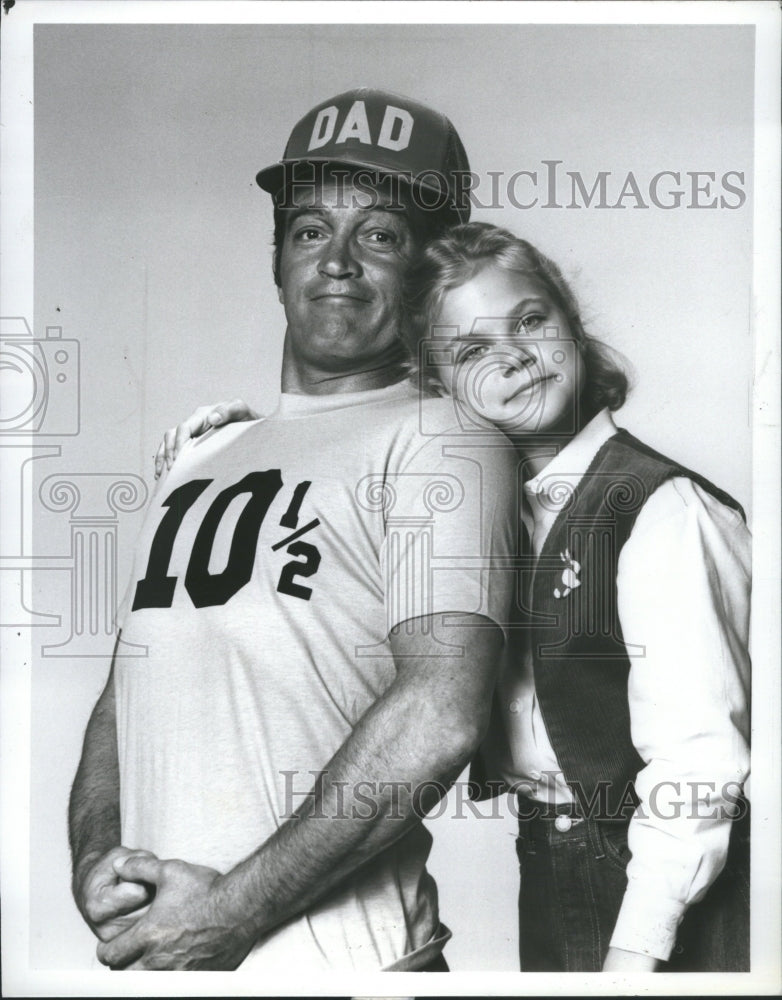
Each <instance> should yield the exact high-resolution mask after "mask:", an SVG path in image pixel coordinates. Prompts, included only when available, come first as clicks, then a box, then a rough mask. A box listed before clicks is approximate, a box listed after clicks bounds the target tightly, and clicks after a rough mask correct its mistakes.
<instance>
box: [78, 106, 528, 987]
mask: <svg viewBox="0 0 782 1000" xmlns="http://www.w3.org/2000/svg"><path fill="white" fill-rule="evenodd" d="M466 170H467V160H466V156H465V154H464V151H463V148H462V146H461V142H460V141H459V138H458V136H457V135H456V133H455V131H454V129H453V126H452V125H451V123H450V122H449V121H448V120H447V119H445V118H444V117H443V116H442V115H438V114H436V113H434V112H432V111H431V110H429V109H427V108H425V107H423V106H422V105H420V104H417V103H415V102H412V101H408V100H406V99H404V98H399V97H396V96H394V95H388V94H384V93H381V92H375V91H353V92H349V93H347V94H343V95H340V96H338V97H336V98H334V99H332V100H331V101H328V102H325V103H324V104H322V105H320V106H318V107H317V108H315V109H313V110H312V111H311V112H310V113H309V114H308V115H306V116H305V117H304V118H303V119H302V120H301V121H300V122H299V123H298V125H297V126H296V127H295V128H294V130H293V132H292V134H291V138H290V141H289V143H288V146H287V148H286V152H285V157H284V160H283V162H282V164H277V165H275V166H273V167H270V168H268V169H267V170H265V171H261V173H260V174H259V175H258V183H259V184H260V185H261V187H263V188H264V189H265V190H267V191H270V192H271V193H272V194H273V196H274V197H275V237H276V251H275V280H276V282H277V285H278V289H279V296H280V301H281V302H282V303H283V305H284V307H285V314H286V318H287V324H288V325H287V330H286V335H285V344H284V353H283V366H282V390H283V395H282V399H281V403H280V407H279V409H278V411H277V412H276V413H275V414H274V415H272V417H270V418H268V419H267V420H264V421H261V422H253V423H248V424H237V425H234V426H233V427H231V428H228V429H227V430H225V431H223V432H222V433H221V434H220V435H207V436H205V437H203V438H201V439H200V440H199V441H198V442H197V443H196V444H195V445H193V446H189V447H188V449H186V451H185V452H184V454H183V455H182V456H181V457H180V459H179V461H178V462H177V464H176V466H175V468H174V469H173V470H172V472H171V474H170V476H169V477H167V478H166V479H165V480H163V481H162V483H161V487H160V488H159V490H158V493H157V495H156V496H155V498H154V499H153V501H152V504H151V506H150V510H149V512H148V516H147V519H146V522H145V525H144V527H143V529H142V533H141V537H140V540H139V544H138V548H137V552H136V560H135V564H134V569H133V575H132V578H131V586H130V588H129V591H128V596H127V598H126V602H125V606H124V608H123V610H122V612H121V614H120V621H121V626H122V631H123V635H124V637H125V638H126V639H128V640H129V641H131V642H133V643H139V644H142V645H145V646H147V647H148V650H149V656H148V658H147V659H146V660H143V661H135V662H134V663H133V664H130V665H129V664H128V662H127V661H123V660H122V659H120V658H117V659H116V660H115V663H114V664H113V667H112V671H111V674H110V676H109V680H108V683H107V685H106V688H105V690H104V692H103V694H102V695H101V697H100V699H99V700H98V703H97V705H96V707H95V710H94V711H93V714H92V717H91V719H90V722H89V725H88V728H87V732H86V735H85V741H84V749H83V753H82V759H81V762H80V765H79V769H78V772H77V775H76V779H75V781H74V786H73V791H72V794H71V806H70V836H71V847H72V854H73V868H74V877H73V889H74V896H75V899H76V902H77V905H78V906H79V908H80V910H81V912H82V914H83V915H84V916H85V919H86V920H87V921H88V923H89V924H90V926H91V927H92V928H93V930H94V931H95V933H96V934H97V936H98V937H99V938H100V939H101V944H100V945H99V946H98V957H99V959H100V960H101V961H102V962H103V963H104V964H107V965H109V966H111V967H114V968H153V969H168V968H188V969H230V968H236V967H237V966H238V965H239V964H241V963H243V962H244V963H245V966H250V965H251V966H252V967H253V968H256V967H257V968H258V969H259V970H267V969H275V968H287V969H289V968H290V967H291V964H292V963H293V962H296V963H299V964H300V965H302V966H304V967H306V968H308V969H313V970H315V969H330V968H337V969H354V968H355V969H373V968H385V969H412V970H419V969H442V968H447V966H445V964H444V961H443V959H442V957H441V953H442V949H443V946H444V944H445V942H446V940H447V938H448V933H449V932H448V931H447V930H446V929H445V928H444V927H442V925H440V923H439V918H438V912H437V895H436V888H435V886H434V883H433V880H432V879H431V877H430V876H429V874H428V873H427V871H426V867H425V861H426V857H427V854H428V851H429V846H430V837H429V835H428V833H427V832H426V831H425V829H424V827H423V826H422V825H421V823H420V818H421V815H422V812H423V811H424V810H425V809H426V808H428V807H430V806H431V805H432V804H433V802H434V801H436V799H437V798H438V797H439V796H440V795H442V794H443V793H444V791H445V789H446V788H447V787H448V785H449V784H450V783H451V782H452V781H453V780H454V779H455V778H456V777H457V775H458V774H459V773H460V771H461V770H462V768H463V767H464V766H465V764H466V763H467V762H468V761H469V759H470V758H471V756H472V754H473V752H474V751H475V749H476V747H477V746H478V744H479V742H480V740H481V737H482V734H483V732H484V730H485V727H486V725H487V722H488V715H489V703H490V697H491V692H492V688H493V684H494V680H495V672H496V664H497V663H498V659H499V652H500V649H501V647H502V643H503V633H502V625H503V623H504V621H505V615H506V611H507V606H508V602H509V599H510V583H511V581H510V574H503V573H501V572H498V571H496V570H494V569H491V568H490V566H491V561H490V559H489V557H490V556H491V557H503V556H507V555H511V554H512V550H513V548H514V541H513V537H512V536H513V527H512V526H513V523H514V518H513V514H512V512H513V509H514V504H515V498H514V489H513V487H514V458H513V454H512V452H511V450H510V448H509V446H508V445H507V442H506V441H505V439H504V438H503V437H502V436H501V435H500V434H499V433H497V434H496V435H495V434H494V432H492V431H486V432H484V433H482V435H481V439H480V443H479V444H476V442H475V441H474V440H472V441H471V440H470V439H469V437H468V436H465V435H464V434H462V433H460V432H459V429H458V427H455V426H454V416H453V410H452V407H451V404H450V403H449V402H448V401H446V400H442V399H433V398H432V399H429V398H424V399H419V396H418V394H417V392H416V390H414V389H413V388H412V387H411V386H410V384H409V383H408V381H407V380H406V377H405V376H406V358H405V353H404V350H403V348H402V342H401V340H400V331H401V323H402V308H401V305H400V301H401V291H402V282H403V279H404V276H405V273H406V270H407V268H408V266H409V264H410V262H411V259H412V257H413V254H414V252H415V250H416V249H417V247H418V246H419V245H420V244H421V243H422V242H423V240H424V239H426V238H428V237H430V236H431V235H433V234H434V233H435V232H436V231H437V228H438V227H439V226H442V225H444V224H446V223H448V222H451V221H454V219H455V218H460V219H463V220H464V219H466V218H467V217H468V215H469V209H468V208H467V207H462V206H460V204H459V192H458V189H457V181H456V179H455V178H457V177H458V176H459V175H460V173H461V172H466ZM425 171H426V173H425ZM424 207H426V208H429V209H436V210H429V211H425V210H424ZM487 436H488V437H489V438H490V440H489V441H488V444H490V445H491V447H487ZM313 779H314V783H313ZM296 806H298V808H296ZM294 808H296V812H295V815H293V816H292V815H291V814H292V812H293V809H294Z"/></svg>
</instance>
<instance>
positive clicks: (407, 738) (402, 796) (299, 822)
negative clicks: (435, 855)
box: [216, 619, 502, 936]
mask: <svg viewBox="0 0 782 1000" xmlns="http://www.w3.org/2000/svg"><path fill="white" fill-rule="evenodd" d="M487 626H488V627H487ZM449 641H453V642H461V643H462V644H463V646H464V649H465V654H464V656H457V657H453V658H451V657H442V656H434V657H433V658H432V659H430V660H428V661H426V662H423V660H422V659H421V654H414V655H411V657H410V661H409V662H405V658H406V657H405V650H404V649H403V650H402V652H401V656H398V657H397V668H398V672H397V678H396V680H395V681H394V683H393V684H392V685H391V687H390V688H389V690H388V691H387V692H386V694H385V695H384V696H383V697H382V698H381V699H379V700H378V701H377V702H376V703H375V705H373V706H372V708H371V709H370V710H369V711H368V712H367V713H366V714H365V716H364V717H363V718H362V719H361V720H360V722H359V723H358V725H357V726H356V728H355V729H354V731H353V732H352V734H351V736H350V737H349V738H348V740H347V741H346V742H345V743H344V744H343V746H342V747H341V748H340V750H339V751H338V752H337V754H336V755H335V756H334V757H333V758H332V760H331V761H330V762H329V764H328V766H327V768H326V770H325V772H324V773H323V775H322V779H321V780H320V781H318V782H317V783H316V785H315V789H314V790H313V794H312V795H311V796H310V797H309V798H308V799H307V801H306V804H305V805H304V806H303V807H302V808H301V809H300V810H299V811H298V813H297V815H296V818H292V819H290V820H288V822H287V823H285V824H284V825H283V826H282V827H281V828H280V829H279V830H278V831H277V833H275V834H274V835H273V836H272V837H271V838H270V839H269V840H268V841H266V843H265V844H263V845H262V847H261V848H259V850H258V851H256V852H255V853H254V854H253V855H251V856H250V857H249V858H247V859H246V860H245V861H244V862H242V863H241V864H239V865H238V866H236V868H234V869H233V870H232V871H231V872H229V873H228V874H227V875H226V876H224V877H223V878H222V879H221V880H220V881H219V884H218V886H216V890H217V895H216V901H217V904H218V906H219V908H220V910H221V911H223V912H225V913H226V915H230V919H231V920H232V921H233V922H235V923H237V924H238V923H241V924H242V925H243V926H244V927H247V926H252V928H253V930H254V931H255V933H256V934H257V935H258V936H260V935H262V934H264V933H266V932H268V931H269V930H271V929H272V928H273V927H275V926H276V925H278V924H279V923H281V922H283V921H284V920H286V919H288V918H290V917H292V916H294V915H295V914H297V913H300V912H302V911H304V910H306V909H308V908H309V907H310V906H312V905H313V904H314V903H315V902H316V901H317V900H318V899H319V898H321V897H323V896H324V895H326V894H327V893H328V892H329V891H330V890H331V889H333V888H334V887H335V886H337V885H338V884H339V883H340V882H342V881H343V880H344V879H345V878H346V877H347V876H349V875H350V874H351V873H352V872H354V871H355V870H356V869H357V868H358V867H359V866H360V865H362V864H363V863H364V862H366V861H368V860H369V859H371V858H372V857H374V856H375V855H377V854H378V853H380V852H381V851H383V850H384V849H386V848H387V847H389V846H390V845H391V844H392V843H393V842H394V841H396V840H398V839H399V837H401V836H402V835H403V834H404V833H406V832H407V831H408V830H410V829H411V828H412V827H413V826H414V825H415V824H416V823H418V822H419V821H420V819H421V812H422V802H421V798H422V796H421V791H422V787H423V786H425V787H426V788H427V790H428V791H430V792H431V795H430V797H429V799H428V800H427V799H426V797H424V799H423V809H424V810H425V809H427V808H430V807H431V806H432V805H433V803H434V801H435V800H436V798H438V797H439V794H442V793H444V792H445V790H447V788H448V787H449V786H450V784H451V783H452V782H453V781H454V780H455V779H456V778H457V777H458V775H459V774H460V772H461V770H462V769H463V768H464V766H465V765H466V764H467V763H468V761H469V759H470V758H471V756H472V754H473V753H474V751H475V749H476V748H477V745H478V743H479V742H480V739H481V737H482V734H483V731H484V729H485V726H486V723H487V721H488V715H489V705H490V699H491V691H492V688H493V683H494V677H495V670H496V663H497V660H498V658H499V652H500V649H501V644H502V637H501V633H500V630H499V628H497V627H496V626H492V625H491V624H490V623H489V622H488V621H487V620H486V619H483V625H482V627H481V628H480V629H476V628H474V627H472V628H470V627H464V628H461V629H449ZM441 652H442V647H439V648H438V649H437V650H436V653H441ZM416 660H420V661H421V662H416ZM438 787H439V789H441V792H440V793H439V794H438V792H437V790H436V789H437V788H438ZM359 789H360V791H361V794H360V795H358V794H357V792H358V791H359ZM370 791H371V794H370ZM369 799H371V805H370V806H368V800H369Z"/></svg>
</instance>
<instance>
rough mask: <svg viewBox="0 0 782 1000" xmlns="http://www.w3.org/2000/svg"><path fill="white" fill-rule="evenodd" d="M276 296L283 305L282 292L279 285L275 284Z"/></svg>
mask: <svg viewBox="0 0 782 1000" xmlns="http://www.w3.org/2000/svg"><path fill="white" fill-rule="evenodd" d="M277 298H278V299H279V301H280V302H282V304H283V305H285V296H284V295H283V293H282V286H281V285H277Z"/></svg>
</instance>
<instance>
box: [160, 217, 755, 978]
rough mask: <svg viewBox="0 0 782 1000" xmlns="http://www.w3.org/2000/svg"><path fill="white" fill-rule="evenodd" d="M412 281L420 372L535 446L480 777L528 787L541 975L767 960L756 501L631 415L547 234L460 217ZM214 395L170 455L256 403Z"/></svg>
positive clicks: (518, 797)
mask: <svg viewBox="0 0 782 1000" xmlns="http://www.w3.org/2000/svg"><path fill="white" fill-rule="evenodd" d="M408 292H409V305H410V314H411V322H410V323H409V324H408V333H409V344H408V346H409V348H410V352H411V356H412V357H413V358H415V359H417V366H416V375H417V377H418V378H419V380H420V382H421V383H422V384H423V385H425V386H427V387H430V388H434V389H435V390H436V391H439V392H445V393H449V394H451V395H452V396H453V398H454V403H455V407H456V409H457V416H458V418H459V420H460V422H461V423H462V425H463V426H465V427H466V428H467V429H468V430H478V431H479V429H480V427H481V424H482V421H483V420H489V421H491V422H493V423H494V424H496V425H497V426H499V427H500V428H501V429H502V430H503V431H504V432H505V433H506V434H507V435H508V436H509V437H510V438H511V440H512V441H513V442H514V444H515V446H516V448H517V450H518V453H519V457H520V475H521V477H522V479H523V501H522V504H521V510H520V512H519V513H520V522H519V537H520V551H521V552H523V553H524V555H522V557H521V558H520V560H519V571H518V573H517V579H518V587H517V600H516V608H515V610H514V616H513V622H512V628H511V630H510V634H511V639H510V641H509V643H508V644H507V647H506V650H505V656H504V663H503V667H502V672H501V676H500V679H499V682H498V685H497V690H496V694H495V702H494V709H493V720H492V725H491V727H490V732H489V734H488V736H487V739H486V741H485V745H484V748H483V751H482V754H481V758H480V760H479V761H478V762H476V765H475V767H474V769H473V777H474V778H475V779H476V780H478V781H479V785H480V786H481V788H482V792H481V794H486V793H487V792H486V790H487V789H488V790H489V792H492V791H493V792H495V793H496V791H497V790H498V788H500V787H503V786H504V787H507V788H509V789H511V790H512V791H513V793H514V797H513V798H512V799H511V801H512V802H513V804H514V807H515V808H516V810H517V812H518V816H519V837H518V840H517V854H518V858H519V864H520V870H521V892H520V895H519V914H520V957H521V967H522V969H523V970H525V971H527V970H529V971H575V970H580V971H599V970H600V969H601V968H602V969H604V970H616V969H639V970H642V969H654V968H657V967H660V968H664V969H666V970H667V971H673V970H681V971H743V970H746V969H748V968H749V950H748V949H749V943H748V933H749V930H748V929H749V895H748V871H749V867H748V848H749V822H748V819H749V817H748V805H747V802H746V800H745V799H744V798H743V797H742V793H741V789H742V785H743V782H744V780H745V779H746V777H747V774H748V770H749V750H748V734H749V710H748V700H749V657H748V653H747V639H748V618H749V546H750V538H749V533H748V531H747V529H746V526H745V524H744V520H743V512H742V511H741V508H740V507H739V505H738V504H737V503H736V502H735V501H734V500H732V499H731V498H730V497H729V496H727V495H726V494H725V493H723V492H722V491H721V490H719V489H718V488H717V487H715V486H713V485H712V484H711V483H709V482H708V481H706V480H705V479H703V478H702V477H701V476H699V475H697V474H696V473H693V472H691V471H689V470H687V469H684V468H682V467H681V466H680V465H678V464H677V463H676V462H675V461H673V460H671V459H668V458H666V457H664V456H662V455H659V454H657V453H656V452H654V451H652V449H650V448H649V447H648V446H646V445H644V444H642V443H641V442H640V441H638V440H637V439H636V438H634V437H632V436H631V435H630V434H628V433H627V432H626V431H624V430H619V429H617V427H616V425H615V424H614V422H613V419H612V416H611V413H612V411H615V410H617V409H618V408H619V407H620V406H621V405H622V403H623V402H624V399H625V396H626V393H627V388H628V382H627V377H626V375H625V374H624V372H623V371H622V369H621V367H620V366H619V365H618V364H617V362H616V360H615V359H614V357H613V355H612V352H610V351H609V350H608V348H606V347H605V345H603V344H601V343H600V342H599V341H597V340H595V339H594V338H593V337H591V336H589V335H588V334H587V333H586V332H585V330H584V327H583V324H582V322H581V319H580V315H579V310H578V306H577V303H576V301H575V298H574V296H573V294H572V292H571V290H570V289H569V287H568V285H567V283H566V282H565V280H564V279H563V277H562V275H561V273H560V271H559V269H558V268H557V267H556V265H555V264H554V263H553V262H552V261H550V260H549V259H547V258H546V257H545V256H544V255H543V254H541V253H540V252H539V251H538V250H536V249H535V248H534V247H533V246H531V245H530V244H529V243H527V242H525V241H524V240H520V239H518V238H516V237H515V236H513V235H512V234H511V233H509V232H507V231H505V230H502V229H498V228H497V227H494V226H491V225H488V224H485V223H470V224H465V225H461V226H457V227H455V228H453V229H452V230H450V231H449V232H448V233H447V234H446V235H444V236H443V237H441V238H440V239H438V240H436V241H434V242H433V243H431V244H430V245H429V246H428V247H427V248H426V249H425V251H424V252H423V254H422V259H421V260H420V261H419V262H418V264H417V265H416V266H415V267H414V269H413V271H412V277H411V280H410V286H409V289H408ZM215 410H216V408H213V407H210V408H202V409H201V410H200V411H197V412H196V414H194V417H193V418H191V419H190V421H188V422H186V423H185V424H183V425H180V427H179V428H178V429H175V430H174V431H170V432H168V435H167V439H166V440H165V441H164V443H163V444H162V445H161V449H160V451H159V453H158V459H157V464H158V467H159V468H160V467H162V463H163V462H164V461H168V462H170V460H171V458H172V456H173V452H174V448H175V446H176V444H178V443H180V442H181V440H182V439H184V438H186V437H187V436H190V434H192V433H199V432H201V431H202V430H204V429H206V428H207V427H209V426H212V425H214V424H215V423H220V422H222V421H225V420H230V419H237V418H242V417H243V416H247V415H248V414H246V413H245V412H244V411H243V409H242V407H241V405H238V404H231V406H230V407H229V408H228V409H224V410H222V411H218V413H217V416H216V417H215V416H214V413H215ZM210 415H211V416H210ZM177 430H178V437H179V442H177V440H176V438H177Z"/></svg>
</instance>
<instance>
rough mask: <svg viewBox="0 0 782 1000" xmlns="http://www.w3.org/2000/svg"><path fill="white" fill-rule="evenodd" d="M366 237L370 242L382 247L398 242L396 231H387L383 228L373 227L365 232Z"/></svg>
mask: <svg viewBox="0 0 782 1000" xmlns="http://www.w3.org/2000/svg"><path fill="white" fill-rule="evenodd" d="M366 238H367V240H368V241H369V242H370V243H374V244H375V245H376V246H382V247H387V246H394V245H395V244H396V243H397V242H398V240H397V236H396V233H389V232H388V231H387V230H385V229H375V230H373V231H372V232H371V233H367V237H366Z"/></svg>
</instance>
